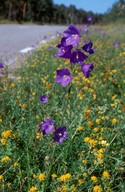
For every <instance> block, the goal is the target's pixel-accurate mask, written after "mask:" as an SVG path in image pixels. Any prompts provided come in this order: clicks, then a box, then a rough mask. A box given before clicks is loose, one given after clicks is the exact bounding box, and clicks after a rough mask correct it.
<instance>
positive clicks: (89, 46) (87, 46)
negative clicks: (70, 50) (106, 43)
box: [82, 41, 94, 54]
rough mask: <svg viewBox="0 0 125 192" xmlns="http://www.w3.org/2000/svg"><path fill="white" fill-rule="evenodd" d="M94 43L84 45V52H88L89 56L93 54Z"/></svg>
mask: <svg viewBox="0 0 125 192" xmlns="http://www.w3.org/2000/svg"><path fill="white" fill-rule="evenodd" d="M92 46H93V43H92V42H91V41H90V42H89V43H87V44H85V45H83V47H82V48H83V50H84V51H86V52H88V53H89V54H93V53H94V50H93V49H92Z"/></svg>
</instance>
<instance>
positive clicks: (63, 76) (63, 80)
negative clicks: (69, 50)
mask: <svg viewBox="0 0 125 192" xmlns="http://www.w3.org/2000/svg"><path fill="white" fill-rule="evenodd" d="M56 73H57V74H56V78H55V82H56V83H59V84H61V85H62V87H66V86H67V85H68V84H69V83H70V82H71V81H72V79H73V78H72V75H71V73H70V71H69V69H68V68H64V69H60V70H57V71H56Z"/></svg>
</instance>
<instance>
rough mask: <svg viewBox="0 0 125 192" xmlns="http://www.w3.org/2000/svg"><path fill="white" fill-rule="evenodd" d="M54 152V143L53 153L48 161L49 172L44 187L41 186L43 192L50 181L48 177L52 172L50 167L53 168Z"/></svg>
mask: <svg viewBox="0 0 125 192" xmlns="http://www.w3.org/2000/svg"><path fill="white" fill-rule="evenodd" d="M55 150H56V143H54V146H53V152H52V156H51V159H50V165H49V170H48V174H47V177H46V180H47V181H46V183H45V185H44V186H43V192H46V190H47V187H48V184H49V181H50V176H51V171H52V166H53V161H54V155H55Z"/></svg>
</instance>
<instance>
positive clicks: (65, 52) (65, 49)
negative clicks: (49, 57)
mask: <svg viewBox="0 0 125 192" xmlns="http://www.w3.org/2000/svg"><path fill="white" fill-rule="evenodd" d="M57 47H58V53H57V54H56V55H55V56H56V57H62V58H65V59H69V58H70V55H71V49H72V48H73V46H72V45H69V46H67V45H66V38H65V37H63V38H62V39H61V44H58V45H57Z"/></svg>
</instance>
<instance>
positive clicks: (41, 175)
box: [38, 173, 45, 181]
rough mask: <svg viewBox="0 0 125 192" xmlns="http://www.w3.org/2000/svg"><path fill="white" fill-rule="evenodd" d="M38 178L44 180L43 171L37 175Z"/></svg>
mask: <svg viewBox="0 0 125 192" xmlns="http://www.w3.org/2000/svg"><path fill="white" fill-rule="evenodd" d="M38 179H39V180H40V181H44V180H45V175H44V174H43V173H41V174H40V175H39V177H38Z"/></svg>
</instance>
